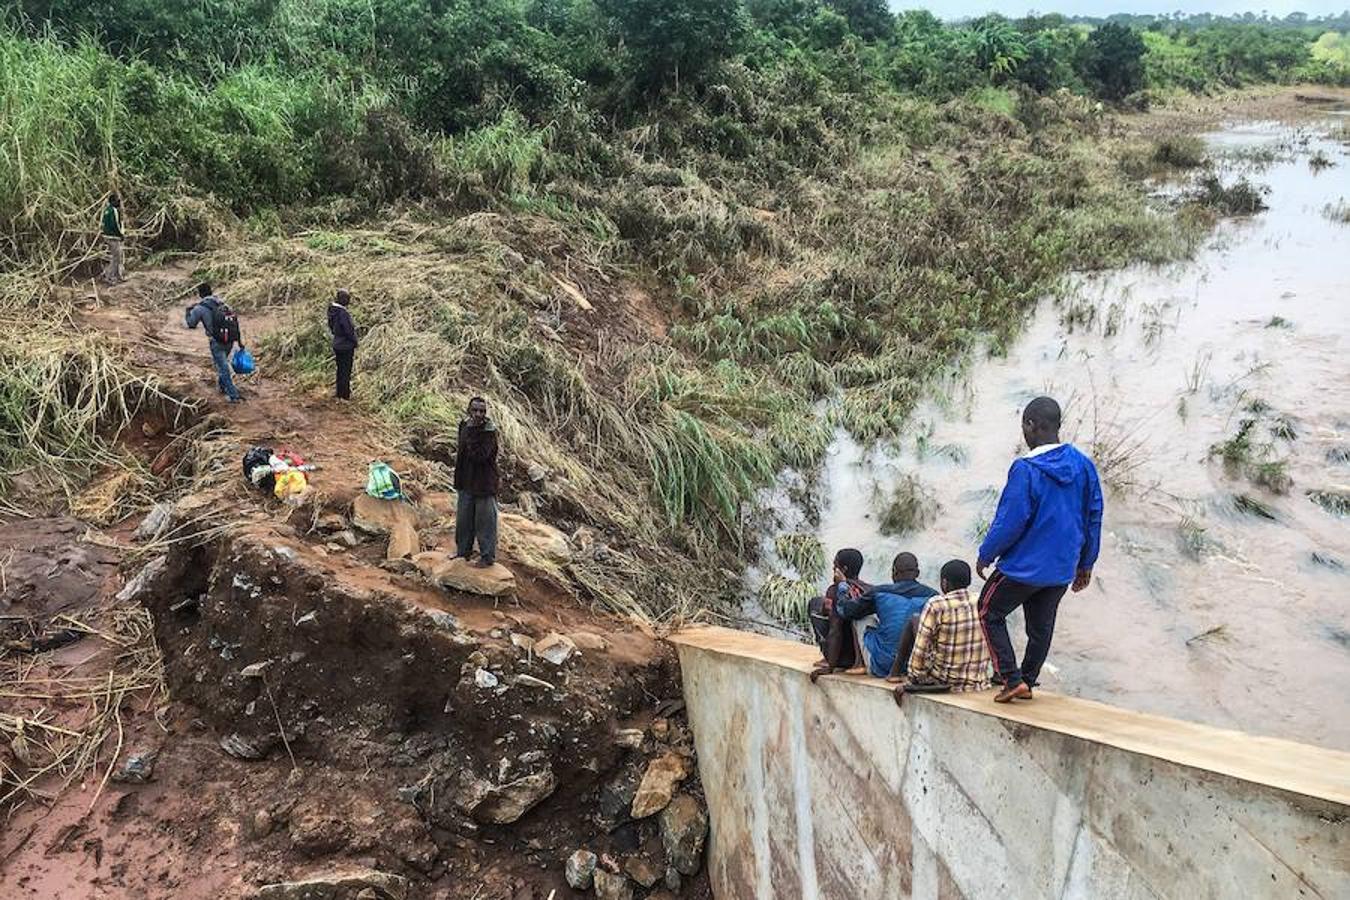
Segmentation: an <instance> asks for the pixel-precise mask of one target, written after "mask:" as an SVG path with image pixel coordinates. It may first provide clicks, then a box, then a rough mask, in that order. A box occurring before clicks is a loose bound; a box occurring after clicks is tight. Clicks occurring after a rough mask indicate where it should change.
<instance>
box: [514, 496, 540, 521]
mask: <svg viewBox="0 0 1350 900" xmlns="http://www.w3.org/2000/svg"><path fill="white" fill-rule="evenodd" d="M516 506H517V507H518V508H519V509H520V514H521V515H522V516H524V517H525V518H527V519H535V518H538V517H539V501H538V500H536V499H535V498H534V494H533V493H531V492H530V491H521V492H520V494H519V495H517V497H516Z"/></svg>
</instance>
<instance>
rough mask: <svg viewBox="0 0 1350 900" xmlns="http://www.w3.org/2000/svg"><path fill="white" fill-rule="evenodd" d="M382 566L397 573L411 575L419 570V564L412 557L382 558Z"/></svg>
mask: <svg viewBox="0 0 1350 900" xmlns="http://www.w3.org/2000/svg"><path fill="white" fill-rule="evenodd" d="M380 568H381V569H384V570H385V571H386V572H393V573H394V574H395V575H411V574H413V573H414V572H416V571H417V566H415V565H413V562H412V560H410V559H382V560H380Z"/></svg>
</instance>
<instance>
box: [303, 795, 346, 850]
mask: <svg viewBox="0 0 1350 900" xmlns="http://www.w3.org/2000/svg"><path fill="white" fill-rule="evenodd" d="M290 834H291V846H293V847H294V848H295V849H296V850H299V851H300V852H301V853H304V854H305V855H307V856H328V855H330V854H333V853H337V852H338V851H339V850H342V849H344V848H345V847H347V845H348V844H350V843H351V839H352V826H351V824H350V823H349V822H348V821H347V820H346V819H343V818H338V816H337V814H336V813H334V812H332V811H330V810H329V809H328V808H327V807H326V806H318V805H313V806H310V807H309V808H307V809H305V810H304V811H303V812H292V813H291V820H290Z"/></svg>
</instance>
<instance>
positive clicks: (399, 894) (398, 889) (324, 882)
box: [257, 866, 408, 900]
mask: <svg viewBox="0 0 1350 900" xmlns="http://www.w3.org/2000/svg"><path fill="white" fill-rule="evenodd" d="M366 890H370V891H374V892H375V896H376V897H378V898H380V900H407V897H408V879H406V878H404V877H402V876H400V875H391V874H389V873H387V872H378V871H376V870H374V869H366V868H361V867H356V866H353V867H350V868H345V869H337V870H334V871H331V872H323V873H317V874H314V875H309V876H307V877H305V878H302V879H298V880H296V881H286V882H279V883H277V884H269V885H264V886H263V887H262V888H260V889H259V890H258V893H257V900H356V897H357V896H358V895H359V894H360V893H361V892H362V891H366Z"/></svg>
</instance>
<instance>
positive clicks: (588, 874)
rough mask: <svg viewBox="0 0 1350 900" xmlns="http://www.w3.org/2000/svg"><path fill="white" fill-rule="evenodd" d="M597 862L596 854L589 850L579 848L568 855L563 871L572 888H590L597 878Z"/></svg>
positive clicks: (584, 889)
mask: <svg viewBox="0 0 1350 900" xmlns="http://www.w3.org/2000/svg"><path fill="white" fill-rule="evenodd" d="M595 863H596V858H595V854H594V853H592V852H591V851H589V850H578V851H577V852H575V853H573V854H572V855H571V856H569V857H567V865H566V866H564V868H563V872H564V874H565V875H566V876H567V883H568V884H569V885H570V886H571V887H572V890H574V891H587V890H590V887H591V882H592V881H593V880H594V879H595Z"/></svg>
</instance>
